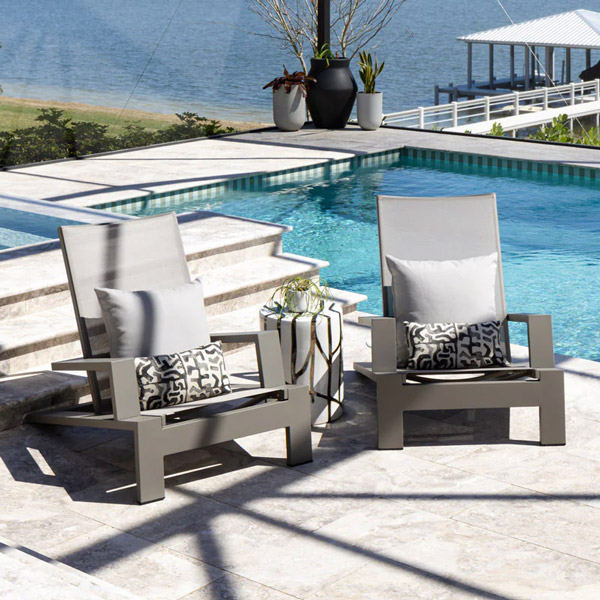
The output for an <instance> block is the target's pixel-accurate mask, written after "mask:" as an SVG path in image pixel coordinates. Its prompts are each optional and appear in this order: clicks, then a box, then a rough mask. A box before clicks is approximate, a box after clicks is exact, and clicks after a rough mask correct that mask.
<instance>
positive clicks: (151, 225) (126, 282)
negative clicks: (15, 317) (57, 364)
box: [58, 213, 190, 412]
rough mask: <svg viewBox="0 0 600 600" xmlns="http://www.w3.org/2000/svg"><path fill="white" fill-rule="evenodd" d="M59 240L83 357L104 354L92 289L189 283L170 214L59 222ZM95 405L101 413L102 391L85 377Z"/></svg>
mask: <svg viewBox="0 0 600 600" xmlns="http://www.w3.org/2000/svg"><path fill="white" fill-rule="evenodd" d="M58 233H59V238H60V244H61V248H62V252H63V258H64V260H65V266H66V269H67V276H68V280H69V289H70V291H71V298H72V300H73V306H74V309H75V317H76V319H77V326H78V328H79V337H80V340H81V347H82V350H83V356H84V357H85V358H94V357H99V356H107V355H108V340H107V337H106V329H105V327H104V322H103V320H102V313H101V311H100V304H99V303H98V299H97V297H96V293H95V292H94V289H95V288H98V287H107V288H115V289H121V290H128V291H135V290H144V289H157V288H169V287H174V286H177V285H180V284H183V283H189V282H190V273H189V270H188V266H187V261H186V258H185V252H184V249H183V243H182V241H181V235H180V232H179V227H178V225H177V217H176V216H175V213H167V214H163V215H158V216H154V217H145V218H141V219H131V220H128V221H119V222H117V223H108V224H103V225H70V226H65V227H59V230H58ZM90 387H91V392H92V399H93V401H94V408H95V410H96V411H97V412H104V411H105V410H106V408H107V394H106V393H102V391H101V390H103V389H104V387H105V386H102V385H100V384H99V381H98V379H97V378H96V377H95V376H92V377H90Z"/></svg>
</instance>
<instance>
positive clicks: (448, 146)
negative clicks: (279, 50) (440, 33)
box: [0, 126, 600, 206]
mask: <svg viewBox="0 0 600 600" xmlns="http://www.w3.org/2000/svg"><path fill="white" fill-rule="evenodd" d="M405 146H407V147H413V148H421V149H428V150H441V151H448V152H465V153H473V154H482V155H488V156H495V157H499V158H511V159H515V160H534V161H538V162H549V163H564V164H568V165H573V166H578V167H587V168H590V169H598V168H600V149H594V148H581V147H568V146H566V145H554V144H545V143H532V142H523V141H518V140H512V139H502V138H492V137H475V136H468V135H462V136H461V135H451V134H444V133H440V132H432V131H419V130H412V129H411V130H408V129H394V128H381V129H379V130H377V131H362V130H361V129H360V128H358V127H357V126H349V127H348V128H346V129H343V130H337V131H330V130H315V129H312V128H306V129H302V130H300V131H298V132H293V133H284V132H281V131H277V130H262V131H256V132H249V133H242V134H236V135H232V136H226V137H222V138H215V139H202V140H192V141H188V142H181V143H175V144H168V145H165V146H156V147H150V148H141V149H138V150H129V151H125V152H118V153H112V154H105V155H98V156H92V157H88V158H82V159H78V160H69V161H60V162H54V163H50V164H40V165H36V166H31V167H21V168H15V169H10V170H7V171H0V202H1V201H2V198H3V197H8V198H15V197H16V198H22V199H27V200H42V201H46V202H52V203H61V204H64V205H70V206H93V205H96V204H101V203H106V202H113V201H116V200H124V199H128V198H134V197H140V196H145V195H149V194H155V193H160V192H167V191H172V190H178V189H184V188H190V187H194V186H198V185H204V184H208V183H210V182H214V181H219V180H224V179H233V178H236V177H241V176H243V175H248V174H253V173H265V172H269V171H278V170H281V169H290V168H297V167H301V166H306V165H315V164H319V163H323V162H327V161H331V160H336V159H343V158H350V157H352V156H355V155H360V154H366V153H370V152H379V151H384V150H394V149H398V148H401V147H405Z"/></svg>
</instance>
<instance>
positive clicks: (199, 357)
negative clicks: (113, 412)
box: [134, 341, 231, 410]
mask: <svg viewBox="0 0 600 600" xmlns="http://www.w3.org/2000/svg"><path fill="white" fill-rule="evenodd" d="M134 363H135V373H136V376H137V382H138V392H139V397H140V408H141V410H150V409H153V408H164V407H165V406H171V405H173V404H183V403H184V402H193V401H194V400H203V399H205V398H212V397H213V396H219V395H220V394H226V393H229V392H231V385H230V381H229V376H228V375H227V371H226V370H225V360H224V359H223V350H222V348H221V342H220V341H219V342H213V343H211V344H207V345H206V346H200V347H199V348H194V349H193V350H186V351H185V352H177V353H176V354H163V355H160V356H148V357H143V358H136V359H134Z"/></svg>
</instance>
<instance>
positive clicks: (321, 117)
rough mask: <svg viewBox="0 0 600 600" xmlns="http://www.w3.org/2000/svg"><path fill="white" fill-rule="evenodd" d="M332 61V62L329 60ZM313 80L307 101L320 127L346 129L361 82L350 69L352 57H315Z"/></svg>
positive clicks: (312, 60)
mask: <svg viewBox="0 0 600 600" xmlns="http://www.w3.org/2000/svg"><path fill="white" fill-rule="evenodd" d="M328 62H329V66H328V65H327V63H328ZM308 74H309V76H310V77H314V78H315V79H316V80H317V81H316V83H311V85H310V89H309V90H308V97H307V99H306V102H307V104H308V110H309V111H310V116H311V117H312V120H313V122H314V124H315V127H317V128H319V129H343V128H344V127H346V124H347V123H348V119H349V118H350V113H351V112H352V107H353V106H354V101H355V100H356V92H357V91H358V86H357V85H356V81H354V77H353V76H352V72H351V71H350V59H349V58H330V59H329V61H327V60H325V59H324V58H311V59H310V71H309V72H308Z"/></svg>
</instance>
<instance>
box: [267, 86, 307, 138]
mask: <svg viewBox="0 0 600 600" xmlns="http://www.w3.org/2000/svg"><path fill="white" fill-rule="evenodd" d="M273 121H275V125H277V127H278V128H279V129H281V131H298V129H301V128H302V126H303V125H304V123H305V122H306V100H305V99H304V96H303V95H302V89H301V88H300V86H298V85H293V86H292V89H291V90H290V93H289V94H288V93H287V92H286V91H285V86H282V87H280V88H279V89H278V90H275V91H274V92H273Z"/></svg>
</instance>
